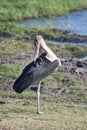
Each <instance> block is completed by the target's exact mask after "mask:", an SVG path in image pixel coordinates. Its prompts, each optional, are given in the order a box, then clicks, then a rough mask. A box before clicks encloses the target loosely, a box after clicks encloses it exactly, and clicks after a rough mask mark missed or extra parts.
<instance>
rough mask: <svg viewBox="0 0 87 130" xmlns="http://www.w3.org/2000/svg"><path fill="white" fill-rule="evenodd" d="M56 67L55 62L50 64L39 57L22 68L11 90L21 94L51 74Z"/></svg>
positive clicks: (43, 57) (42, 57) (56, 62)
mask: <svg viewBox="0 0 87 130" xmlns="http://www.w3.org/2000/svg"><path fill="white" fill-rule="evenodd" d="M57 66H58V61H57V60H55V61H54V62H50V61H49V60H47V59H46V58H45V56H44V55H41V56H40V57H39V58H37V60H36V63H35V62H34V61H33V62H31V63H30V64H28V65H27V66H26V67H25V68H24V70H23V72H22V74H21V75H20V76H19V77H18V79H17V80H16V81H15V83H14V86H13V89H14V90H15V91H16V92H18V93H21V92H23V91H24V90H25V89H26V88H27V87H28V86H30V85H32V84H34V83H36V82H39V81H41V80H42V79H43V78H45V77H47V76H48V75H50V74H51V73H53V71H54V70H55V68H56V67H57Z"/></svg>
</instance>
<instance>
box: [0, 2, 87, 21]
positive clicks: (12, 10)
mask: <svg viewBox="0 0 87 130" xmlns="http://www.w3.org/2000/svg"><path fill="white" fill-rule="evenodd" d="M0 1H1V0H0ZM83 8H87V1H86V0H77V1H75V0H72V1H70V0H54V1H53V0H50V1H49V0H44V1H43V0H38V1H37V0H34V1H32V0H22V1H21V0H18V1H17V0H12V1H9V0H3V1H1V2H0V20H2V21H8V20H9V21H14V20H15V21H16V20H22V19H26V18H32V17H42V16H54V15H60V14H66V13H68V12H69V11H73V10H79V9H83Z"/></svg>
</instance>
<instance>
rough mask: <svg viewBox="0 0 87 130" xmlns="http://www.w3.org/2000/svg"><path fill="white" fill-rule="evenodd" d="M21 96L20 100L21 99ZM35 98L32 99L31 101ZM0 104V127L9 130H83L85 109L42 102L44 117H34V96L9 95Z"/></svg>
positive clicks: (44, 100) (47, 101) (25, 94)
mask: <svg viewBox="0 0 87 130" xmlns="http://www.w3.org/2000/svg"><path fill="white" fill-rule="evenodd" d="M21 97H22V98H21ZM33 97H34V98H33ZM3 101H4V102H5V104H2V105H0V128H1V130H3V129H11V130H15V129H16V130H21V129H23V130H29V129H30V130H53V129H54V130H69V129H71V130H86V128H87V116H86V115H87V109H86V106H81V105H80V106H77V105H75V104H73V105H70V104H65V105H64V104H60V103H58V102H55V100H53V101H52V100H47V99H43V98H42V99H41V109H42V110H43V111H44V114H43V115H37V114H36V94H32V93H26V92H24V93H23V94H21V95H20V96H19V95H18V94H15V93H9V94H8V96H7V94H6V95H4V96H3Z"/></svg>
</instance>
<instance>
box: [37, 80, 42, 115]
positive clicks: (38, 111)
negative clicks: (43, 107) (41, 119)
mask: <svg viewBox="0 0 87 130" xmlns="http://www.w3.org/2000/svg"><path fill="white" fill-rule="evenodd" d="M40 88H41V82H39V84H38V88H37V114H43V112H41V111H40Z"/></svg>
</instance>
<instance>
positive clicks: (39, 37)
mask: <svg viewBox="0 0 87 130" xmlns="http://www.w3.org/2000/svg"><path fill="white" fill-rule="evenodd" d="M43 42H44V39H43V37H42V36H41V35H37V36H36V37H35V40H34V45H35V46H36V45H37V44H42V43H43Z"/></svg>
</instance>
